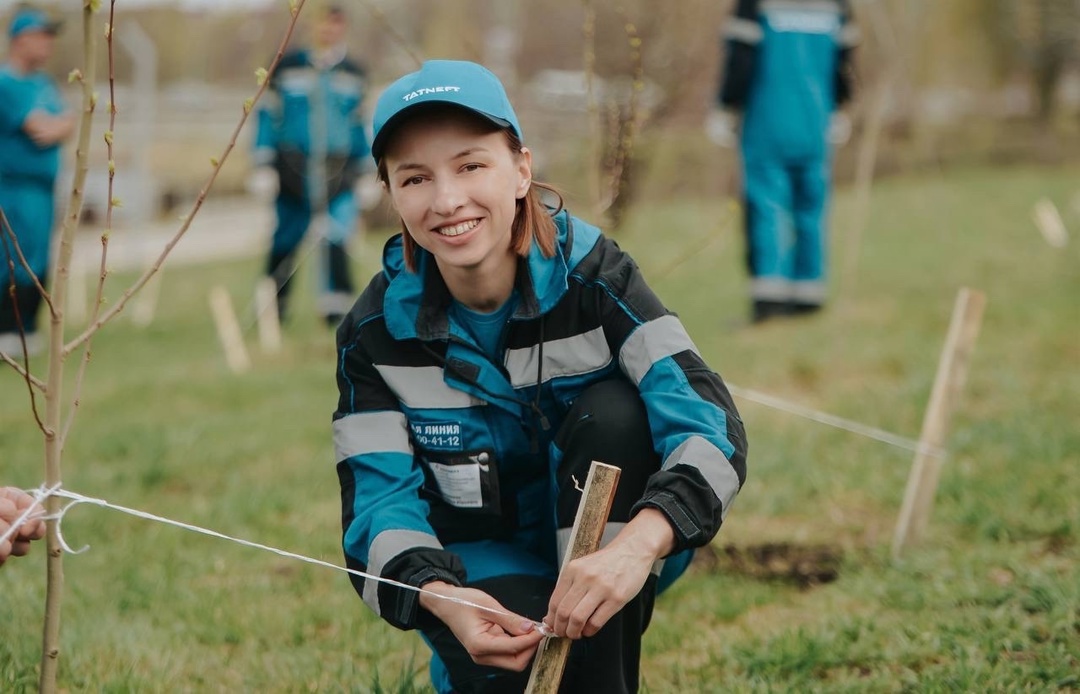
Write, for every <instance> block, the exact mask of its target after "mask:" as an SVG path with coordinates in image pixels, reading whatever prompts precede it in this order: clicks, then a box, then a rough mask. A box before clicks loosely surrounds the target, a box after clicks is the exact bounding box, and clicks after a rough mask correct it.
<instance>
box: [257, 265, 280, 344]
mask: <svg viewBox="0 0 1080 694" xmlns="http://www.w3.org/2000/svg"><path fill="white" fill-rule="evenodd" d="M255 318H256V320H257V321H258V322H259V345H260V346H261V347H262V351H263V353H265V354H276V353H277V352H280V351H281V320H280V319H279V318H278V310H277V284H276V283H275V282H274V279H273V278H272V277H264V278H263V279H262V280H260V281H259V283H258V284H257V285H255Z"/></svg>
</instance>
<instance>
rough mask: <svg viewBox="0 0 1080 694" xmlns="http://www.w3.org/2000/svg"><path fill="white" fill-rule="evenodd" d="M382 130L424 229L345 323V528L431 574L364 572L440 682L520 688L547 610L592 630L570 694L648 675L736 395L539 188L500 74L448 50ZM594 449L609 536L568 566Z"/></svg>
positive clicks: (352, 548) (584, 631)
mask: <svg viewBox="0 0 1080 694" xmlns="http://www.w3.org/2000/svg"><path fill="white" fill-rule="evenodd" d="M373 129H374V138H373V141H372V152H373V155H374V158H375V160H376V162H377V169H378V175H379V176H380V178H381V180H382V181H383V183H384V184H385V186H386V188H387V190H388V192H389V198H390V200H391V202H392V204H393V205H394V208H395V210H396V211H397V213H398V214H399V216H400V217H401V221H402V227H403V230H402V233H401V234H399V235H396V236H394V237H393V238H391V239H390V240H389V241H388V242H387V244H386V247H385V249H384V253H383V268H382V271H381V272H379V273H378V274H377V275H376V276H375V277H374V278H373V279H372V280H371V283H370V284H369V285H368V287H367V289H365V290H364V292H363V293H362V294H361V296H360V298H359V299H358V300H357V302H356V304H355V305H354V306H353V308H352V310H351V311H350V312H349V314H348V315H347V316H346V318H345V320H344V321H343V322H342V324H341V326H340V327H339V328H338V333H337V348H338V365H337V382H338V390H339V400H338V405H337V410H336V412H335V413H334V419H333V431H334V443H335V449H336V456H337V460H338V463H337V472H338V477H339V480H340V485H341V501H342V526H343V531H344V540H343V545H344V552H345V559H346V563H347V565H348V566H349V567H351V568H353V569H355V570H358V571H362V572H365V573H366V574H367V575H368V576H375V577H379V578H381V579H387V580H392V581H396V582H398V583H399V584H405V585H407V586H413V587H417V588H420V587H422V588H423V589H424V592H422V593H418V592H414V591H410V590H408V589H406V588H402V587H400V585H393V584H389V583H385V582H382V581H374V580H371V579H369V578H364V577H360V576H356V575H355V574H354V575H353V583H354V586H355V588H356V591H357V592H358V593H359V594H360V596H361V597H362V598H363V600H364V602H365V603H366V604H367V605H368V606H369V607H370V608H371V609H372V610H374V611H375V613H376V614H378V615H380V616H381V617H382V618H383V619H385V620H386V621H387V622H389V623H390V624H392V625H393V626H395V627H398V628H401V629H418V630H420V632H421V633H422V635H423V638H424V640H425V641H426V642H427V644H428V645H429V646H430V647H431V649H432V651H433V657H432V663H431V675H432V680H433V684H434V686H435V688H436V690H437V691H439V692H450V691H453V692H491V691H500V692H501V691H521V690H523V689H524V687H525V684H526V681H527V674H528V673H527V672H526V669H527V666H528V665H529V663H530V661H531V659H532V658H533V656H534V654H535V651H536V648H537V646H538V644H539V642H540V640H541V639H542V638H544V634H543V633H542V632H543V631H546V629H545V630H541V629H540V628H538V627H537V624H539V623H540V622H539V620H542V622H543V624H544V625H545V626H546V627H549V628H550V629H551V630H552V631H553V632H554V633H555V634H557V635H559V636H567V637H569V638H571V639H574V640H575V643H574V644H573V647H572V649H571V653H570V660H569V663H568V665H567V670H566V674H565V678H564V683H563V687H564V691H597V692H624V691H625V692H631V691H637V689H638V686H639V660H640V652H641V638H642V634H643V632H644V631H645V628H646V626H647V625H648V623H649V619H650V616H651V614H652V609H653V603H654V600H655V597H656V595H657V593H658V592H659V591H660V590H663V589H664V588H665V587H666V586H667V585H670V583H671V581H673V580H674V579H675V578H677V577H678V576H679V575H680V574H681V573H682V572H683V571H684V570H685V569H686V567H687V565H688V563H689V561H690V558H691V556H692V554H693V551H694V549H695V548H697V547H701V546H703V545H705V544H707V543H709V542H710V541H711V540H712V538H713V537H714V536H715V535H716V533H717V531H718V530H719V529H720V525H721V523H722V521H723V519H724V518H725V516H726V515H727V513H728V512H729V510H730V508H731V504H732V502H733V501H734V499H735V496H736V494H737V493H738V492H739V490H740V488H741V487H742V485H743V481H744V479H745V475H746V445H747V444H746V435H745V432H744V429H743V425H742V422H741V420H740V419H739V415H738V413H737V411H736V409H735V406H734V404H733V403H732V399H731V396H730V395H729V393H728V390H727V388H726V387H725V386H724V383H723V382H722V381H721V379H720V377H719V376H718V375H717V374H716V373H715V372H713V371H712V370H711V369H710V368H709V367H708V366H707V365H706V363H705V361H704V360H703V358H702V355H701V353H700V351H699V350H698V349H697V347H695V345H694V343H693V341H692V340H691V339H690V336H689V335H688V334H687V332H686V330H685V328H684V327H683V325H682V323H681V322H680V321H679V319H678V318H677V317H676V316H675V315H674V314H672V313H671V312H669V311H668V310H667V309H665V308H664V306H663V304H662V303H661V302H660V300H659V299H658V298H657V297H656V295H655V294H653V292H652V291H651V290H650V289H649V287H648V286H647V285H646V284H645V281H644V279H643V278H642V275H641V272H640V271H639V270H638V268H637V266H636V265H635V263H634V261H633V260H632V259H631V258H630V257H629V256H628V255H627V254H626V253H624V252H623V251H621V250H620V249H619V247H618V246H617V245H616V244H615V243H614V242H613V241H611V240H609V239H607V238H605V237H604V236H603V234H601V232H600V231H599V229H597V228H596V227H594V226H592V225H590V224H588V223H586V222H584V221H582V220H580V219H578V218H576V217H573V216H572V215H570V214H569V213H568V212H567V211H565V210H563V209H561V201H560V205H559V206H558V207H556V208H554V209H553V208H551V207H549V206H547V205H545V203H544V202H543V201H542V195H549V196H550V195H553V190H552V189H551V188H549V187H548V186H546V185H544V184H541V183H538V182H536V181H534V180H532V152H531V151H530V150H529V149H528V148H526V147H525V146H524V145H523V137H522V132H521V127H520V125H519V123H518V119H517V116H516V115H515V113H514V109H513V107H512V106H511V104H510V102H509V101H508V99H507V96H506V93H505V91H504V89H503V86H502V84H501V83H500V82H499V80H498V79H497V78H496V77H495V75H493V74H492V73H491V72H489V71H488V70H486V69H485V68H483V67H481V66H480V65H477V64H475V63H470V62H459V61H445V60H432V61H428V62H426V63H424V64H423V66H422V67H421V68H420V69H419V70H418V71H417V72H414V73H411V74H408V75H405V76H404V77H402V78H400V79H399V80H397V81H396V82H394V83H393V84H391V85H390V86H389V88H388V89H387V90H386V91H385V92H384V93H383V95H382V96H381V97H380V99H379V101H378V103H377V105H376V107H375V114H374V128H373ZM555 197H557V195H556V196H555ZM593 460H596V461H600V462H604V463H608V464H611V465H616V466H618V467H620V468H621V470H622V473H621V479H620V482H619V487H618V491H617V494H616V497H615V500H614V504H613V507H612V511H611V515H610V518H609V523H608V526H607V529H606V532H605V534H604V542H603V543H602V546H601V548H600V549H599V550H598V551H597V552H596V553H594V554H592V555H589V556H586V557H583V558H580V559H577V560H575V561H573V562H570V563H569V564H568V565H567V567H566V568H565V569H564V570H563V571H562V573H561V574H560V573H559V570H558V567H559V566H560V557H561V555H562V554H563V553H564V552H565V550H566V546H567V544H568V541H569V534H570V530H571V528H572V526H573V521H574V516H575V513H576V510H577V505H578V502H579V500H580V498H581V493H580V489H579V487H578V485H579V483H584V481H585V479H586V476H587V474H588V469H589V466H590V463H591V461H593ZM446 598H454V599H458V600H464V601H466V602H468V603H470V604H463V603H461V602H453V601H451V600H448V599H446ZM477 606H480V607H481V608H488V609H480V608H478V607H477ZM490 610H495V611H494V612H492V611H490Z"/></svg>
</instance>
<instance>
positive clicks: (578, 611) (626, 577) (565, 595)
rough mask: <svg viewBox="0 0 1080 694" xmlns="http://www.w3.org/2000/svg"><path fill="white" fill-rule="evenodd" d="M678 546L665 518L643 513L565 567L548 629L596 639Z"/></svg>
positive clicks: (653, 512) (553, 599)
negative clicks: (602, 544)
mask: <svg viewBox="0 0 1080 694" xmlns="http://www.w3.org/2000/svg"><path fill="white" fill-rule="evenodd" d="M674 543H675V534H674V532H673V531H672V529H671V525H670V524H669V523H668V520H667V518H666V517H665V516H664V514H663V513H661V512H660V511H657V510H656V509H651V508H646V509H643V510H642V511H641V512H640V513H638V515H637V516H635V517H634V519H633V520H632V521H630V522H629V523H627V525H626V527H625V528H623V529H622V531H620V532H619V534H618V535H617V536H616V537H615V539H614V540H612V541H611V544H609V545H608V546H607V547H604V548H603V549H600V550H598V551H596V552H594V553H592V554H590V555H587V556H584V557H581V558H580V559H575V560H574V561H572V562H570V563H569V564H567V565H566V567H565V568H563V570H562V573H561V574H560V575H559V582H558V584H557V585H556V586H555V592H554V593H553V594H552V596H551V600H550V601H549V602H548V613H547V616H546V617H544V624H547V625H548V626H550V627H551V628H552V630H553V631H554V632H555V633H556V634H558V635H559V636H567V637H569V638H571V639H580V638H581V637H582V636H592V635H593V634H595V633H596V632H598V631H600V628H601V627H602V626H604V625H605V624H606V623H607V621H608V620H609V619H611V618H612V617H613V616H614V615H615V613H617V612H618V611H619V610H621V609H622V608H623V606H624V605H626V603H628V602H630V601H631V600H633V599H634V597H635V596H636V595H637V594H638V593H639V592H641V588H642V586H644V585H645V580H646V579H647V578H648V577H649V572H650V571H651V570H652V566H653V563H654V562H656V560H657V559H659V558H660V557H664V556H667V555H668V554H669V553H670V552H671V550H672V549H673V548H674Z"/></svg>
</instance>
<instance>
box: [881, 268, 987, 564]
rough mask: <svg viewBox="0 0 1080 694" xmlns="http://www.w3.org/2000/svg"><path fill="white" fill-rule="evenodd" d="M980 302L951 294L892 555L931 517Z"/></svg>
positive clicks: (981, 298) (968, 294)
mask: <svg viewBox="0 0 1080 694" xmlns="http://www.w3.org/2000/svg"><path fill="white" fill-rule="evenodd" d="M985 306H986V296H985V295H984V294H983V293H982V292H978V291H972V290H970V289H968V288H967V287H964V288H963V289H961V290H960V293H959V294H957V296H956V306H955V307H954V308H953V315H952V320H951V322H950V323H949V333H948V336H947V337H946V338H945V348H944V349H943V350H942V352H941V359H940V361H939V362H938V370H937V376H936V377H935V378H934V388H933V390H932V391H931V393H930V404H929V405H928V406H927V408H926V415H925V416H924V418H923V426H922V434H921V435H920V436H919V451H918V452H917V453H916V454H915V462H914V463H913V465H912V467H911V474H910V476H909V477H908V483H907V490H906V491H905V493H904V502H903V505H902V506H901V508H900V518H899V520H897V523H896V532H895V534H894V535H893V545H892V554H893V558H894V559H899V557H900V554H901V553H902V552H903V550H904V549H905V548H906V547H908V546H909V545H912V544H915V543H916V542H918V541H919V540H920V539H921V537H922V535H923V533H924V531H925V530H926V525H927V522H928V521H929V519H930V511H931V509H932V507H933V502H934V494H935V492H936V491H937V485H938V479H939V478H940V476H941V466H942V463H943V462H944V456H943V455H941V454H940V453H938V451H941V450H943V449H944V448H945V442H946V439H947V437H948V431H949V420H950V419H951V417H952V413H953V410H954V409H955V407H956V404H957V401H958V400H959V398H960V391H961V390H962V389H963V387H964V381H965V380H966V378H967V370H968V364H969V362H970V361H971V352H972V350H973V349H974V347H975V340H976V338H977V337H978V336H979V327H980V325H981V324H982V315H983V309H984V308H985Z"/></svg>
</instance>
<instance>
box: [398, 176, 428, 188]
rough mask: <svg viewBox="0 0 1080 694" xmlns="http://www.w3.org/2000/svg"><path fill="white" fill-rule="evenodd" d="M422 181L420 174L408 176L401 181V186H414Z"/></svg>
mask: <svg viewBox="0 0 1080 694" xmlns="http://www.w3.org/2000/svg"><path fill="white" fill-rule="evenodd" d="M423 182H424V179H423V177H421V176H410V177H409V178H406V179H405V180H404V181H402V182H401V187H402V188H404V187H405V186H415V185H419V184H421V183H423Z"/></svg>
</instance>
